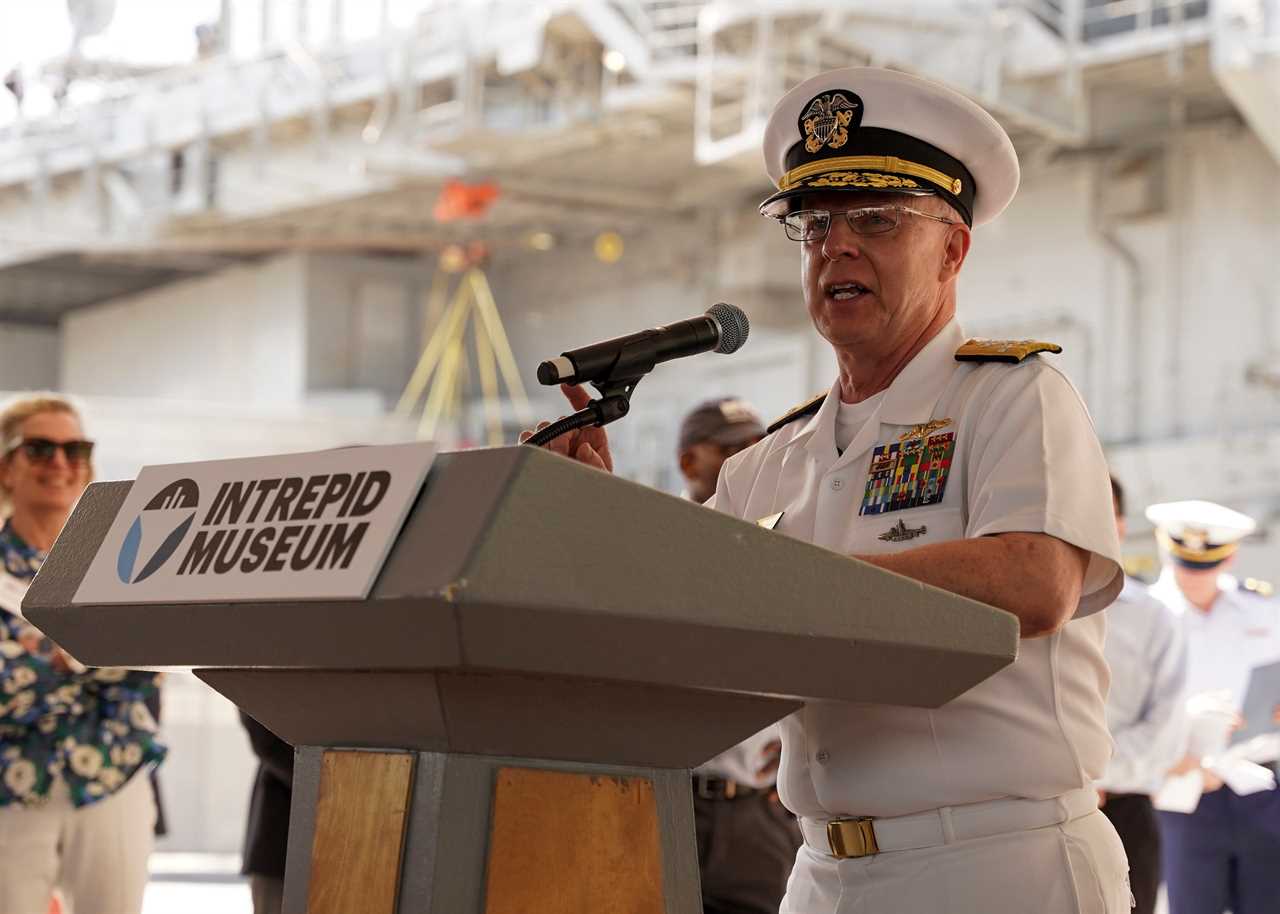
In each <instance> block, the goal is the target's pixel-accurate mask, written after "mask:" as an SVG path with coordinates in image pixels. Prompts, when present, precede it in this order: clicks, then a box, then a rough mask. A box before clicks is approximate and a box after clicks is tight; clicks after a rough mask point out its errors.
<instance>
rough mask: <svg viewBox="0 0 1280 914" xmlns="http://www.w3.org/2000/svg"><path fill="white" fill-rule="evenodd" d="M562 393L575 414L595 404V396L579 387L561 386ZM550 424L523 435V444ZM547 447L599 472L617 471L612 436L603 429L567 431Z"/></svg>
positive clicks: (540, 425) (527, 430)
mask: <svg viewBox="0 0 1280 914" xmlns="http://www.w3.org/2000/svg"><path fill="white" fill-rule="evenodd" d="M560 390H561V391H562V392H563V393H564V395H565V397H566V398H567V399H568V401H569V405H570V406H572V407H573V408H574V410H575V411H576V410H580V409H583V408H584V407H585V406H586V405H587V403H589V402H590V401H591V395H590V394H588V393H587V392H586V391H585V390H583V389H582V388H581V387H579V386H578V385H576V384H561V385H560ZM560 418H561V419H563V418H564V417H563V416H561V417H560ZM550 424H551V423H550V422H547V421H543V422H539V423H538V426H537V428H534V429H526V430H525V431H523V432H521V433H520V443H521V444H524V443H525V442H526V441H528V440H529V438H530V437H531V436H532V435H533V433H534V432H540V431H542V430H543V429H544V428H546V427H547V426H548V425H550ZM543 446H544V447H545V448H546V449H547V450H549V451H554V452H555V453H557V454H562V455H564V456H565V457H571V458H573V459H574V460H576V461H578V462H579V463H585V464H586V465H587V466H589V467H595V468H596V469H597V470H604V471H605V472H606V473H612V472H613V455H612V454H611V453H609V436H608V435H607V434H605V430H604V429H602V428H580V429H578V430H577V431H573V432H566V433H565V434H563V435H561V436H560V437H559V438H552V439H551V440H550V441H549V442H547V444H545V445H543Z"/></svg>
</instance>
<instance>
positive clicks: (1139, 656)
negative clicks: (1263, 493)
mask: <svg viewBox="0 0 1280 914" xmlns="http://www.w3.org/2000/svg"><path fill="white" fill-rule="evenodd" d="M1111 497H1112V504H1113V506H1114V507H1115V512H1116V532H1117V533H1118V534H1119V536H1120V538H1121V539H1122V540H1123V539H1124V527H1125V521H1124V488H1123V487H1122V486H1121V485H1120V483H1119V482H1118V481H1117V480H1116V478H1115V477H1114V476H1113V477H1111ZM1105 651H1106V656H1107V664H1108V665H1109V666H1110V667H1111V691H1110V692H1108V694H1107V727H1108V728H1109V729H1110V730H1111V737H1112V739H1113V740H1114V741H1115V752H1114V753H1113V754H1112V756H1111V762H1110V764H1108V765H1107V772H1106V774H1105V775H1103V776H1102V778H1101V779H1100V780H1098V782H1097V787H1098V802H1099V805H1100V806H1101V807H1102V812H1103V813H1104V814H1105V815H1106V817H1107V818H1108V819H1110V820H1111V824H1112V825H1114V826H1115V827H1116V831H1117V832H1119V833H1120V840H1121V841H1123V842H1124V850H1125V854H1126V855H1127V856H1128V857H1129V884H1130V886H1131V887H1132V889H1133V898H1134V914H1153V912H1154V911H1155V906H1156V896H1157V895H1158V893H1159V889H1160V826H1159V823H1158V821H1157V819H1156V812H1155V809H1154V808H1153V807H1152V805H1151V797H1152V795H1153V794H1155V793H1156V792H1157V791H1158V790H1159V789H1160V786H1161V784H1163V782H1164V778H1165V774H1166V773H1167V772H1168V771H1169V769H1170V768H1172V767H1173V766H1174V765H1175V764H1177V762H1178V760H1179V759H1181V758H1182V755H1183V753H1184V750H1185V746H1186V713H1185V704H1186V681H1187V652H1186V645H1185V644H1184V643H1183V640H1182V634H1181V631H1180V626H1179V624H1178V619H1177V617H1175V616H1174V615H1173V613H1172V612H1170V611H1169V609H1168V607H1166V606H1165V605H1164V604H1163V603H1161V602H1160V601H1159V600H1156V599H1155V598H1154V597H1152V596H1151V595H1150V594H1148V593H1147V588H1146V585H1144V584H1142V583H1141V582H1139V581H1136V580H1134V579H1133V578H1125V582H1124V590H1122V591H1121V592H1120V596H1119V597H1117V598H1116V602H1115V603H1113V604H1112V605H1111V607H1110V608H1109V609H1108V610H1107V642H1106V647H1105Z"/></svg>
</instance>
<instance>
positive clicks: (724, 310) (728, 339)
mask: <svg viewBox="0 0 1280 914" xmlns="http://www.w3.org/2000/svg"><path fill="white" fill-rule="evenodd" d="M707 317H709V318H711V319H712V320H713V321H715V322H716V324H718V325H719V327H720V342H719V344H718V345H717V346H716V352H719V353H723V354H724V355H728V354H729V353H731V352H737V351H738V350H739V349H741V348H742V344H743V343H745V342H746V341H747V333H748V332H750V330H751V322H750V321H748V320H747V315H746V313H745V312H744V311H743V310H742V309H741V308H739V307H738V306H737V305H730V304H726V303H725V302H716V303H715V304H714V305H712V306H711V307H710V308H708V309H707Z"/></svg>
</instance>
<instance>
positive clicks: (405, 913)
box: [284, 746, 702, 914]
mask: <svg viewBox="0 0 1280 914" xmlns="http://www.w3.org/2000/svg"><path fill="white" fill-rule="evenodd" d="M701 910H702V899H701V895H700V891H699V884H698V855H697V847H696V843H695V838H694V825H693V803H692V796H691V790H690V778H689V772H688V771H687V770H685V769H666V768H643V767H625V766H613V765H593V764H585V763H576V762H560V761H548V760H543V759H528V758H504V757H492V756H478V755H459V754H452V753H437V752H416V753H408V752H404V753H402V752H389V751H384V750H337V749H324V748H320V747H312V746H304V747H299V748H298V750H297V752H296V756H295V762H294V776H293V806H292V810H291V821H290V828H289V855H288V861H287V864H286V873H285V894H284V912H285V914H350V912H352V911H361V912H362V914H445V912H448V914H553V912H554V914H578V912H581V914H700V912H701Z"/></svg>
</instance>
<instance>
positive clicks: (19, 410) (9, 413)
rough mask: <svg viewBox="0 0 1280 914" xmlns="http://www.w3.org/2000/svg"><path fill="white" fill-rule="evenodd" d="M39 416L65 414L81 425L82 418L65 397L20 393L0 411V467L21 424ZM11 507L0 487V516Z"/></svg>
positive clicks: (8, 454) (91, 473) (90, 474)
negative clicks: (42, 414) (43, 414)
mask: <svg viewBox="0 0 1280 914" xmlns="http://www.w3.org/2000/svg"><path fill="white" fill-rule="evenodd" d="M41 413H66V414H67V415H69V416H71V417H72V418H73V419H75V420H76V422H78V423H79V424H80V426H81V427H83V426H84V418H83V417H82V416H81V415H80V410H78V409H76V406H75V404H74V403H72V402H71V401H70V400H68V399H67V398H66V397H64V396H62V395H60V394H55V393H52V392H48V391H41V392H38V393H30V394H23V395H22V396H21V397H16V398H14V399H13V400H10V401H9V402H8V403H6V404H5V406H4V409H3V410H0V464H6V463H8V462H9V458H10V456H11V455H10V447H9V445H10V443H11V442H12V441H13V440H14V439H15V438H16V437H18V431H19V430H20V429H21V428H22V424H23V423H24V422H26V421H27V420H28V419H30V418H31V417H32V416H38V415H40V414H41ZM93 477H94V468H93V462H92V461H90V462H89V480H90V481H92V480H93ZM11 508H12V506H11V505H10V503H9V492H8V491H7V490H6V489H5V487H4V485H3V484H0V516H6V515H8V514H9V512H10V510H11Z"/></svg>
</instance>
